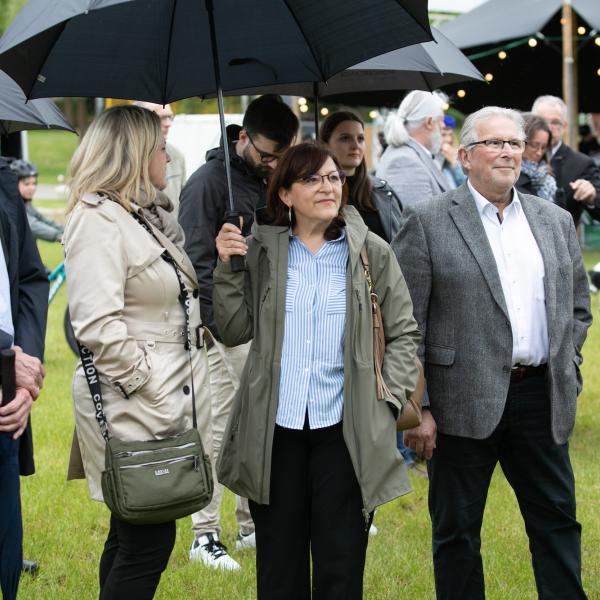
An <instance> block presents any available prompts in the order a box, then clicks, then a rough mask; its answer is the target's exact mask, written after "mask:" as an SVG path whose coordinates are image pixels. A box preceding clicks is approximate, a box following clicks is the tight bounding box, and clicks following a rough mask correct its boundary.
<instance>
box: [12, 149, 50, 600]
mask: <svg viewBox="0 0 600 600" xmlns="http://www.w3.org/2000/svg"><path fill="white" fill-rule="evenodd" d="M0 239H1V240H2V250H1V251H0V349H2V350H5V349H10V348H12V349H13V350H14V352H15V380H16V381H15V383H16V395H15V399H14V400H12V401H11V402H8V403H6V404H5V406H0V589H1V590H2V597H3V598H4V600H14V599H15V598H16V597H17V589H18V585H19V577H20V574H21V569H22V567H23V556H22V540H23V526H22V520H21V498H20V482H19V475H32V474H33V473H34V470H35V466H34V461H33V441H32V430H31V422H30V419H29V413H30V410H31V405H32V402H33V401H34V400H36V399H37V397H38V396H39V393H40V389H41V388H42V383H43V379H44V375H45V372H44V367H43V366H42V362H41V361H42V360H43V356H44V340H45V337H46V318H47V313H48V278H47V277H46V272H45V270H44V266H43V265H42V261H41V259H40V255H39V252H38V250H37V248H36V245H35V241H34V240H33V237H32V235H31V231H30V229H29V227H28V225H27V216H26V213H25V207H24V206H23V201H22V200H21V199H20V198H19V194H18V191H17V178H16V177H15V175H14V173H13V172H12V171H11V170H10V168H9V166H8V163H7V161H6V160H5V159H3V158H0ZM0 387H2V382H1V381H0ZM1 395H2V390H1V389H0V405H1V404H2V402H1ZM29 562H30V563H31V561H29Z"/></svg>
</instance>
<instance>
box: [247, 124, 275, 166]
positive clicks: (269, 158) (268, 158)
mask: <svg viewBox="0 0 600 600" xmlns="http://www.w3.org/2000/svg"><path fill="white" fill-rule="evenodd" d="M246 135H247V136H248V139H249V140H250V143H251V144H252V147H253V148H254V149H255V150H256V151H257V152H258V156H259V157H260V162H261V163H263V164H265V165H268V164H269V163H272V162H273V161H275V160H279V159H280V158H281V155H280V154H270V153H269V152H263V151H262V150H259V149H258V148H257V147H256V144H255V143H254V140H253V139H252V138H251V137H250V134H249V133H248V132H247V131H246Z"/></svg>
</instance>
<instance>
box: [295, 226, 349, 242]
mask: <svg viewBox="0 0 600 600" xmlns="http://www.w3.org/2000/svg"><path fill="white" fill-rule="evenodd" d="M288 236H289V237H290V240H298V241H299V238H298V236H297V235H294V234H293V233H292V228H291V227H290V228H289V229H288ZM345 238H346V228H345V227H342V228H341V233H340V235H339V236H338V237H337V238H335V240H325V243H326V244H329V242H341V241H342V240H343V239H345Z"/></svg>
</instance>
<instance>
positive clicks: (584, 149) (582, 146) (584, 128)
mask: <svg viewBox="0 0 600 600" xmlns="http://www.w3.org/2000/svg"><path fill="white" fill-rule="evenodd" d="M579 137H580V138H581V139H580V140H579V145H578V149H579V152H581V153H582V154H587V155H588V156H591V157H596V156H598V155H599V154H600V144H599V143H598V138H597V137H596V135H595V134H594V132H593V131H592V128H591V127H590V126H589V125H580V126H579Z"/></svg>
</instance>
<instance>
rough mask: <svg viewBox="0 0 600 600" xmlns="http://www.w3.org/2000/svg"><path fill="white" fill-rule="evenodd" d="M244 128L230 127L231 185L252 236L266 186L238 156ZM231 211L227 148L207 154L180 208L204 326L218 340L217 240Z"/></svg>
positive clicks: (180, 218)
mask: <svg viewBox="0 0 600 600" xmlns="http://www.w3.org/2000/svg"><path fill="white" fill-rule="evenodd" d="M240 129H241V128H240V127H239V126H238V125H229V127H227V140H228V143H229V158H230V163H231V181H232V184H233V198H234V201H235V207H236V210H238V211H239V212H240V213H241V214H242V216H243V219H244V227H243V233H244V235H249V234H250V228H251V226H252V223H253V221H254V211H255V209H256V208H260V207H262V206H264V203H265V193H266V185H265V183H264V182H263V181H262V180H260V179H258V178H257V177H256V175H255V173H254V172H253V171H252V170H251V169H250V168H249V167H248V165H247V164H246V163H245V162H244V161H243V160H242V158H241V157H240V156H238V155H237V154H236V152H235V147H234V142H235V141H236V140H237V139H238V136H239V132H240ZM228 210H229V196H228V193H227V178H226V175H225V152H224V150H223V146H222V145H221V146H220V147H219V148H213V149H212V150H209V151H208V152H207V153H206V162H205V163H204V164H203V165H202V166H201V167H199V168H198V169H197V170H196V172H195V173H194V174H193V175H192V176H191V177H190V178H189V179H188V181H187V183H186V184H185V186H184V188H183V190H182V191H181V198H180V204H179V223H180V225H181V226H182V227H183V231H184V232H185V251H186V252H187V254H188V256H189V257H190V260H191V261H192V264H193V265H194V269H195V270H196V276H197V277H198V284H199V291H200V312H201V314H202V322H203V324H204V325H205V326H206V327H208V328H209V329H210V331H211V333H213V334H214V335H215V337H217V339H220V338H219V336H218V332H217V330H216V327H215V324H214V318H213V305H212V291H213V270H214V268H215V266H216V264H217V249H216V246H215V238H216V237H217V234H218V233H219V230H220V229H221V227H222V226H223V223H224V222H225V217H226V213H227V211H228Z"/></svg>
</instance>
